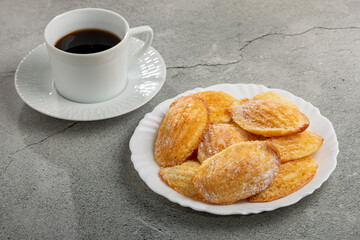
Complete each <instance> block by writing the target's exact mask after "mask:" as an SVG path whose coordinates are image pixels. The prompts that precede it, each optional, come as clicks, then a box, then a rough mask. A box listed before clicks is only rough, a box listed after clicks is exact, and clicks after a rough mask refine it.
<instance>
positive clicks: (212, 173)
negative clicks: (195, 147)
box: [193, 141, 280, 204]
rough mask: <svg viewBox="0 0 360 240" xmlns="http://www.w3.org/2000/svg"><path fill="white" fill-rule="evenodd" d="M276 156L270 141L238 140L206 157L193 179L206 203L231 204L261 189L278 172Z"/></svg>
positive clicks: (276, 153) (276, 152) (277, 154)
mask: <svg viewBox="0 0 360 240" xmlns="http://www.w3.org/2000/svg"><path fill="white" fill-rule="evenodd" d="M279 158H280V156H279V153H278V151H277V150H276V148H275V147H274V145H272V144H271V143H268V142H265V141H264V142H261V141H254V142H242V143H237V144H234V145H232V146H230V147H228V148H226V149H225V150H223V151H221V152H219V153H218V154H216V155H214V156H212V157H211V158H208V159H207V160H205V161H204V162H203V163H202V164H201V166H200V168H199V173H198V174H197V175H196V176H195V178H194V180H193V182H194V184H195V187H196V188H197V189H199V192H200V193H201V194H202V195H203V197H204V198H205V200H206V201H207V202H210V203H215V204H231V203H233V202H236V201H238V200H241V199H245V198H248V197H250V196H252V195H254V194H256V193H259V192H261V191H262V190H264V189H265V188H266V187H267V186H268V185H269V184H270V183H271V182H272V180H273V179H274V177H275V176H276V174H277V172H278V169H279V167H278V165H279Z"/></svg>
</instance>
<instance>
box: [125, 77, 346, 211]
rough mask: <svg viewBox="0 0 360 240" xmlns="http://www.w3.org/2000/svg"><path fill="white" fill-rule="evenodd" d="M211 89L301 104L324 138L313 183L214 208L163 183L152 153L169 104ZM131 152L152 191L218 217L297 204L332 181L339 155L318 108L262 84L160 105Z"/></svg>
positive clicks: (146, 121) (133, 142)
mask: <svg viewBox="0 0 360 240" xmlns="http://www.w3.org/2000/svg"><path fill="white" fill-rule="evenodd" d="M208 90H215V91H224V92H226V93H228V94H230V95H232V96H234V97H236V98H244V97H246V98H252V97H253V96H255V95H256V94H259V93H261V92H266V91H270V90H271V91H275V92H277V93H279V94H281V95H283V96H285V97H286V98H288V99H290V100H291V101H293V102H294V103H295V104H296V105H298V106H299V108H300V109H301V111H302V112H303V113H305V114H306V116H307V117H308V118H309V120H310V126H309V128H308V129H309V130H310V131H312V132H315V133H317V134H319V135H320V136H322V137H323V138H324V143H323V146H322V147H321V148H320V149H319V150H318V151H317V152H316V153H315V154H313V155H312V157H313V158H314V159H315V160H316V162H317V163H318V165H319V168H318V170H317V173H316V175H315V177H314V178H313V179H312V180H311V182H309V183H308V184H307V185H306V186H304V187H303V188H301V189H300V190H298V191H297V192H295V193H293V194H290V195H288V196H286V197H284V198H281V199H278V200H275V201H272V202H267V203H250V202H248V201H246V200H243V201H239V202H236V203H234V204H231V205H213V204H207V203H203V202H199V201H195V200H192V199H190V198H188V197H185V196H183V195H181V194H179V193H177V192H176V191H174V190H173V189H172V188H170V187H169V186H168V185H167V184H166V183H165V182H164V181H162V179H161V177H160V175H159V170H160V167H159V166H158V165H157V163H156V162H155V159H154V155H153V153H154V145H155V140H156V137H157V131H158V129H159V127H160V124H161V122H162V120H163V118H164V116H165V115H166V113H167V111H168V110H169V106H170V104H171V103H172V102H173V101H174V100H175V99H176V98H178V97H180V96H184V95H188V94H191V93H194V92H200V91H208ZM130 150H131V153H132V155H131V160H132V162H133V164H134V167H135V169H136V170H137V171H138V173H139V175H140V177H141V178H142V179H143V180H144V182H145V183H146V184H147V185H148V186H149V187H150V188H151V190H153V191H154V192H156V193H158V194H160V195H161V196H164V197H166V198H167V199H169V200H170V201H172V202H174V203H178V204H180V205H181V206H184V207H190V208H192V209H194V210H197V211H203V212H208V213H213V214H218V215H231V214H243V215H246V214H250V213H260V212H263V211H272V210H275V209H277V208H280V207H285V206H289V205H292V204H294V203H296V202H298V201H299V200H300V199H302V198H303V197H305V196H307V195H309V194H311V193H313V192H314V191H315V190H316V189H317V188H319V187H320V186H321V185H322V183H323V182H325V181H326V180H327V179H328V178H329V176H330V174H331V173H332V171H334V169H335V167H336V156H337V154H338V152H339V148H338V141H337V138H336V134H335V130H334V128H333V126H332V124H331V122H330V121H329V120H328V119H327V118H325V117H324V116H322V115H321V114H320V111H319V109H318V108H316V107H314V106H313V105H312V104H311V103H309V102H306V101H305V100H303V99H301V98H299V97H296V96H294V95H293V94H291V93H289V92H287V91H284V90H280V89H269V88H267V87H265V86H263V85H254V84H219V85H213V86H210V87H208V88H204V89H203V88H196V89H194V90H190V91H187V92H185V93H183V94H180V95H178V96H176V97H174V98H172V99H168V100H166V101H164V102H162V103H160V104H159V105H158V106H157V107H155V109H154V110H153V111H152V112H151V113H148V114H146V115H145V117H144V118H143V119H142V120H141V121H140V123H139V125H138V127H137V128H136V129H135V132H134V134H133V136H132V138H131V140H130Z"/></svg>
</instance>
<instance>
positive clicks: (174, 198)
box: [129, 83, 339, 215]
mask: <svg viewBox="0 0 360 240" xmlns="http://www.w3.org/2000/svg"><path fill="white" fill-rule="evenodd" d="M244 85H245V86H248V87H249V86H250V87H252V88H254V87H255V88H259V89H261V92H264V91H275V92H281V93H286V95H290V96H291V97H292V98H295V99H297V100H299V101H301V102H303V103H305V105H307V106H308V107H309V106H310V107H311V108H312V110H314V111H315V112H316V114H318V115H320V117H321V118H322V121H326V122H327V124H329V126H330V127H331V133H332V134H333V135H331V136H333V137H334V140H335V142H334V144H335V151H334V152H333V159H334V162H333V164H332V165H331V168H330V170H329V171H328V172H326V174H325V175H324V176H323V178H322V179H320V181H319V182H317V184H316V185H315V186H314V187H313V188H311V189H310V190H308V191H307V192H305V193H303V194H302V195H301V196H297V197H296V199H295V200H293V201H290V202H288V203H283V204H281V205H278V206H269V207H263V208H261V209H260V208H259V209H251V210H250V209H242V210H241V211H240V210H239V209H235V210H233V211H225V212H223V211H218V210H216V208H217V207H220V206H231V205H214V204H208V203H203V202H199V201H195V200H192V199H190V198H188V197H186V196H183V195H181V194H179V193H177V192H176V191H175V190H173V189H172V188H170V187H169V186H167V187H168V188H169V189H171V190H172V191H173V194H171V195H168V196H165V195H164V194H163V193H162V192H161V191H160V190H159V189H157V188H156V187H155V186H153V185H151V184H149V182H148V181H147V179H146V176H145V173H144V172H143V171H142V169H141V165H139V162H138V161H137V160H136V159H135V157H137V156H136V148H137V145H138V144H136V143H135V138H136V137H137V135H138V134H139V132H140V131H141V130H139V129H141V127H142V124H143V123H144V121H147V120H148V118H154V117H157V114H156V112H159V111H160V112H162V110H161V109H162V108H165V107H167V109H168V105H170V103H171V102H173V101H174V100H175V99H177V98H179V97H181V96H185V95H188V94H191V93H195V92H199V91H209V90H215V89H217V91H223V89H218V88H229V87H233V86H239V87H243V86H244ZM259 91H260V90H259ZM290 100H291V99H290ZM159 126H160V124H159ZM159 126H157V128H158V127H159ZM156 132H157V131H156ZM156 132H155V133H154V134H156ZM140 133H141V132H140ZM129 148H130V151H131V161H132V163H133V165H134V168H135V169H136V171H137V172H138V174H139V176H140V178H141V179H142V180H143V181H144V182H145V184H146V185H147V186H148V187H149V188H150V189H151V190H152V191H153V192H155V193H157V194H159V195H160V196H162V197H164V198H166V199H168V200H169V201H171V202H173V203H177V204H179V205H181V206H183V207H189V208H191V209H193V210H195V211H200V212H207V213H211V214H215V215H248V214H257V213H261V212H267V211H273V210H275V209H278V208H282V207H287V206H290V205H293V204H295V203H297V202H299V201H300V200H301V199H303V198H304V197H306V196H308V195H310V194H312V193H313V192H314V191H315V190H316V189H318V188H320V187H321V185H322V184H323V183H324V182H325V181H327V180H328V178H329V177H330V175H331V173H332V172H333V171H334V170H335V168H336V166H337V156H338V153H339V142H338V140H337V135H336V132H335V129H334V126H333V124H332V123H331V121H330V120H329V119H328V118H326V117H325V116H323V115H322V114H321V112H320V110H319V109H318V108H317V107H315V106H314V105H312V104H311V103H310V102H307V101H306V100H304V99H302V98H300V97H298V96H296V95H294V94H292V93H290V92H288V91H286V90H283V89H278V88H268V87H266V86H264V85H261V84H253V83H235V84H230V83H223V84H215V85H211V86H208V87H205V88H201V87H198V88H195V89H191V90H188V91H185V92H183V93H180V94H178V95H176V96H175V97H173V98H169V99H166V100H164V101H163V102H161V103H159V104H158V105H157V106H156V107H155V108H154V109H153V110H152V111H151V112H148V113H146V114H145V116H144V117H143V118H142V119H141V120H140V121H139V124H138V125H137V127H136V128H135V130H134V133H133V135H132V136H131V139H130V141H129ZM163 184H164V185H166V183H165V182H163ZM291 195H292V194H290V195H288V196H291ZM286 197H287V196H286ZM286 197H284V198H286ZM284 198H282V199H284ZM182 200H187V201H182ZM278 200H280V199H278ZM194 201H195V202H197V203H200V204H201V205H205V206H204V207H203V208H198V207H197V206H193V205H192V204H191V203H192V202H194ZM275 201H277V200H275ZM273 202H274V201H273ZM252 204H254V205H255V204H257V205H259V204H262V203H252Z"/></svg>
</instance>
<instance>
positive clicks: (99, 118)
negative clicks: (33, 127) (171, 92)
mask: <svg viewBox="0 0 360 240" xmlns="http://www.w3.org/2000/svg"><path fill="white" fill-rule="evenodd" d="M132 38H133V39H134V40H135V41H140V42H143V41H142V40H140V39H138V38H135V37H132ZM45 47H46V44H45V42H43V43H41V44H39V45H38V46H36V47H35V48H33V49H32V50H31V51H30V52H29V53H27V54H26V55H25V56H24V57H23V58H22V60H21V61H20V63H19V64H18V66H17V68H16V71H15V75H14V85H15V89H16V92H17V94H18V95H19V97H20V98H21V100H22V101H23V102H24V103H25V104H26V105H28V106H29V107H30V108H32V109H34V110H35V111H37V112H40V113H42V114H44V115H47V116H50V117H54V118H57V119H62V120H68V121H99V120H105V119H110V118H114V117H118V116H121V115H124V114H127V113H129V112H132V111H134V110H136V109H138V108H140V107H142V106H144V105H145V104H146V103H148V102H149V101H150V100H152V99H153V98H154V97H155V96H156V95H157V94H158V93H159V91H160V90H161V89H162V87H163V86H164V84H165V81H166V75H167V69H166V63H165V61H164V59H163V57H162V56H161V54H160V53H159V52H158V51H157V50H156V49H155V48H154V47H153V46H150V48H149V50H153V51H154V52H156V53H157V55H158V57H159V59H160V65H161V66H162V72H163V73H162V75H163V80H162V82H161V84H159V87H158V88H157V89H156V90H155V91H153V95H152V96H151V97H150V98H149V99H146V101H143V102H141V103H140V104H138V105H137V106H136V107H134V108H132V109H129V110H127V111H122V112H121V113H116V114H114V113H113V114H110V115H108V116H104V117H85V116H84V115H83V116H81V117H80V116H77V117H64V116H61V114H59V115H58V114H55V113H53V112H47V111H45V110H44V109H42V108H39V107H37V106H36V104H33V103H32V102H31V100H29V99H27V98H26V97H25V96H24V95H23V91H22V90H21V88H20V86H19V81H20V80H19V72H20V70H21V69H22V68H23V65H24V64H25V62H26V61H27V60H28V58H29V57H30V56H31V55H33V54H35V52H36V51H40V50H41V48H45ZM149 50H148V51H149ZM130 67H131V66H129V68H130ZM127 85H128V84H127ZM55 92H56V90H55ZM56 94H57V95H58V96H59V97H61V98H62V99H64V100H66V101H68V102H70V103H74V104H78V105H82V103H78V102H73V101H71V100H68V99H65V98H64V97H62V96H61V95H60V94H59V93H56ZM119 96H121V93H120V94H119V95H117V96H115V97H113V98H112V99H109V100H107V101H103V102H98V103H89V104H85V103H84V106H87V107H88V106H90V105H102V104H108V102H109V101H111V100H114V99H116V98H117V97H119ZM117 103H118V102H117ZM114 106H116V103H114Z"/></svg>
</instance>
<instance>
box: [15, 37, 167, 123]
mask: <svg viewBox="0 0 360 240" xmlns="http://www.w3.org/2000/svg"><path fill="white" fill-rule="evenodd" d="M130 40H131V43H130V51H129V52H133V51H134V50H136V49H137V48H140V47H141V46H142V44H143V43H144V42H143V41H141V40H139V39H136V38H131V39H130ZM165 78H166V66H165V62H164V60H163V59H162V57H161V55H160V54H159V53H158V52H157V51H156V50H155V49H154V48H153V47H150V49H149V50H148V51H147V52H146V53H145V54H144V55H143V56H142V57H140V58H139V59H138V60H137V61H136V62H135V63H134V64H133V65H131V66H129V69H128V83H127V85H126V87H125V89H124V90H123V91H122V92H121V93H120V94H119V95H117V96H116V97H114V98H112V99H110V100H108V101H104V102H100V103H92V104H84V103H77V102H73V101H70V100H68V99H65V98H63V97H62V96H61V95H60V94H58V93H57V91H56V89H55V88H54V84H53V77H52V73H51V67H50V63H49V60H48V55H47V51H46V46H45V43H43V44H41V45H39V46H38V47H36V48H34V49H33V50H32V51H31V52H30V53H29V54H28V55H27V56H26V57H24V59H23V60H22V61H21V62H20V64H19V66H18V68H17V70H16V73H15V87H16V90H17V92H18V94H19V96H20V97H21V99H22V100H23V101H24V102H25V103H26V104H27V105H29V106H30V107H32V108H33V109H35V110H36V111H39V112H41V113H43V114H46V115H49V116H52V117H55V118H60V119H65V120H73V121H93V120H101V119H107V118H112V117H116V116H120V115H122V114H125V113H128V112H131V111H133V110H135V109H137V108H139V107H141V106H142V105H144V104H145V103H147V102H148V101H150V100H151V99H152V98H153V97H154V96H155V95H156V94H157V93H158V92H159V91H160V89H161V87H162V86H163V84H164V82H165Z"/></svg>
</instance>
